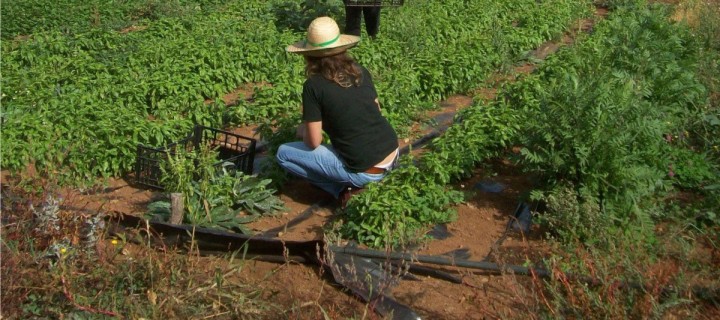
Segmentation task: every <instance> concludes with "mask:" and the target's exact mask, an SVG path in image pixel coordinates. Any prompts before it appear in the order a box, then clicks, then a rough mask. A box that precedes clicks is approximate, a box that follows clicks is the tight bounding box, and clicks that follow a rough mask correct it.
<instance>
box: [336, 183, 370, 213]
mask: <svg viewBox="0 0 720 320" xmlns="http://www.w3.org/2000/svg"><path fill="white" fill-rule="evenodd" d="M363 190H365V189H363V188H356V187H347V188H345V190H343V191H341V192H340V196H338V201H340V209H345V207H347V203H348V201H350V198H352V196H354V195H356V194H358V193H360V192H363Z"/></svg>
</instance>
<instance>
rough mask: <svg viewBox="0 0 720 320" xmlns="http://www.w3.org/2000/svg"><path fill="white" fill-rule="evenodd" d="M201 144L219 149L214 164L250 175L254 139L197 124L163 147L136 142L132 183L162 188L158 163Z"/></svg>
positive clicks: (254, 145)
mask: <svg viewBox="0 0 720 320" xmlns="http://www.w3.org/2000/svg"><path fill="white" fill-rule="evenodd" d="M201 144H202V145H206V146H210V147H212V148H216V149H217V151H218V152H219V155H218V159H219V160H220V161H218V162H217V163H216V164H215V166H216V167H218V168H220V167H221V166H226V168H228V169H230V170H240V171H242V172H243V173H245V174H252V171H253V161H254V160H255V147H256V145H257V141H256V140H255V139H253V138H248V137H244V136H241V135H239V134H235V133H232V132H229V131H224V130H220V129H214V128H210V127H206V126H200V125H197V126H195V128H194V129H193V132H192V133H191V134H189V135H188V136H187V137H185V138H183V139H181V140H180V141H178V142H174V143H171V144H168V145H166V146H165V147H160V148H157V147H149V146H144V145H141V144H140V145H138V147H137V158H136V159H135V182H137V183H138V184H141V185H144V186H147V187H151V188H155V189H160V190H162V189H163V187H162V185H161V184H160V181H161V179H162V169H161V166H163V165H164V164H165V162H167V161H168V155H175V154H177V152H178V148H182V149H185V150H186V151H191V150H193V149H196V148H199V147H200V145H201Z"/></svg>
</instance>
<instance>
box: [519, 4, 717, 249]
mask: <svg viewBox="0 0 720 320" xmlns="http://www.w3.org/2000/svg"><path fill="white" fill-rule="evenodd" d="M667 8H668V7H666V6H662V5H648V4H646V3H645V2H644V1H635V2H629V3H626V4H624V5H623V6H618V7H617V8H615V9H614V11H613V13H612V15H611V16H610V17H609V18H608V19H606V20H604V21H602V22H600V23H599V24H597V25H596V26H595V28H594V30H595V32H594V33H593V34H592V35H590V36H588V38H587V39H585V40H584V41H582V42H581V43H578V44H577V45H575V46H573V47H572V49H569V50H566V51H563V52H560V53H559V54H557V55H554V56H553V57H551V58H550V59H548V60H547V62H546V63H545V64H544V65H543V66H542V67H541V68H540V69H539V70H538V72H536V73H535V74H533V75H532V76H530V77H527V78H526V79H523V80H522V81H520V82H517V83H515V84H513V85H511V86H509V87H508V88H507V90H506V94H505V98H506V99H508V100H509V101H511V104H512V106H513V108H516V109H518V111H519V112H521V113H522V114H523V118H524V119H527V121H525V122H524V123H525V125H524V126H523V127H522V130H520V132H519V133H520V134H519V136H518V138H519V140H518V142H519V143H520V144H521V145H523V146H524V148H523V149H522V151H521V157H520V159H519V161H520V163H521V164H522V165H523V166H524V168H526V169H527V170H528V171H530V172H533V173H536V174H538V175H539V176H540V181H542V185H539V186H538V187H537V190H536V192H535V193H534V195H533V197H534V198H535V199H539V200H545V201H547V202H549V203H557V204H560V205H559V206H551V208H550V211H551V212H550V213H548V214H547V215H543V218H544V219H545V222H547V223H548V224H549V225H550V226H551V227H552V229H553V230H554V232H557V233H558V235H559V236H560V238H561V239H563V240H564V241H574V240H577V239H579V240H581V241H583V242H587V243H593V242H594V241H595V240H596V239H599V238H598V237H597V235H598V234H601V233H605V232H610V233H617V232H620V233H625V234H628V235H632V236H633V237H635V238H636V239H637V240H640V241H641V242H652V241H653V231H654V221H657V220H658V219H663V218H666V215H665V210H664V209H663V207H664V197H665V196H666V195H667V194H668V192H669V191H672V190H675V189H677V188H679V189H680V190H692V191H696V192H700V193H708V192H712V191H711V189H713V188H717V186H718V183H719V182H720V181H718V179H717V177H718V166H717V161H716V160H717V158H714V160H713V157H712V154H713V153H712V151H711V150H708V149H705V148H704V147H702V146H701V147H700V148H697V147H696V145H695V144H694V143H692V141H691V140H690V139H689V137H693V136H696V135H697V136H701V135H702V134H703V132H707V131H703V130H697V129H699V128H705V127H713V126H717V124H713V123H712V122H711V121H708V119H709V117H708V116H717V113H718V110H716V109H714V110H713V109H708V101H707V92H706V90H705V87H704V86H703V84H702V83H701V82H700V80H699V78H698V77H697V76H696V74H697V71H698V59H699V57H700V56H699V52H700V51H699V50H698V49H699V46H698V43H697V41H696V38H695V37H694V36H693V34H692V33H691V32H690V30H689V29H688V28H687V27H686V26H684V25H679V24H675V23H672V22H671V21H670V20H669V19H668V15H669V12H668V11H667ZM704 139H706V140H707V139H710V140H715V141H717V139H718V138H716V137H712V136H705V137H704ZM558 200H559V201H558ZM569 203H574V205H569Z"/></svg>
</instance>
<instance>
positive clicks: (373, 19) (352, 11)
mask: <svg viewBox="0 0 720 320" xmlns="http://www.w3.org/2000/svg"><path fill="white" fill-rule="evenodd" d="M344 3H345V33H346V34H349V35H354V36H358V37H359V36H360V30H361V28H360V26H361V22H362V21H361V19H362V18H365V31H367V33H368V36H370V38H371V39H375V37H377V33H378V30H379V29H380V6H363V7H360V6H352V5H348V3H349V2H348V0H344Z"/></svg>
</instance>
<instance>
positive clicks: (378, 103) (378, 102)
mask: <svg viewBox="0 0 720 320" xmlns="http://www.w3.org/2000/svg"><path fill="white" fill-rule="evenodd" d="M375 104H376V105H377V106H378V110H380V101H379V100H378V98H375Z"/></svg>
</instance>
